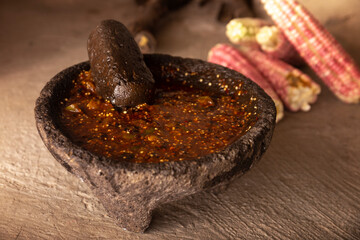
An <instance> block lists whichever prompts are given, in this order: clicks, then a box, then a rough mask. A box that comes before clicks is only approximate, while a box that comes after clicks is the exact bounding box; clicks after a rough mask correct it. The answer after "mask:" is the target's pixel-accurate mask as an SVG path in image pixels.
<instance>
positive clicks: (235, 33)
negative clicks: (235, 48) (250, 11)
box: [226, 18, 270, 45]
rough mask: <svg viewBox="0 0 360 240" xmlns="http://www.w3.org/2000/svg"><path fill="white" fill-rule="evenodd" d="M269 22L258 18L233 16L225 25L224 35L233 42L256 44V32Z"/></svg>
mask: <svg viewBox="0 0 360 240" xmlns="http://www.w3.org/2000/svg"><path fill="white" fill-rule="evenodd" d="M269 25H270V23H269V22H266V21H264V20H262V19H258V18H234V19H232V20H231V21H230V22H229V23H228V24H227V25H226V36H227V37H228V39H229V40H230V42H232V43H234V44H240V43H241V44H251V45H257V43H256V34H257V33H258V32H259V30H260V28H261V27H263V26H269Z"/></svg>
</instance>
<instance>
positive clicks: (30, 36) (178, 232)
mask: <svg viewBox="0 0 360 240" xmlns="http://www.w3.org/2000/svg"><path fill="white" fill-rule="evenodd" d="M198 2H199V1H195V0H193V1H192V3H191V4H190V5H189V6H187V7H186V8H184V9H182V10H180V11H179V12H176V13H174V14H173V15H171V16H168V17H167V19H166V21H165V23H164V24H162V25H161V27H160V28H159V31H158V35H157V37H158V43H159V47H158V52H161V53H170V54H173V55H179V56H183V57H194V58H201V59H205V58H206V55H207V51H208V50H209V49H210V48H211V47H212V46H213V45H214V44H216V43H218V42H226V38H225V35H224V31H225V27H224V25H221V24H219V23H216V22H215V16H216V13H217V9H218V6H219V1H210V3H209V4H208V5H206V6H205V7H203V8H200V7H198ZM301 2H303V3H304V5H305V6H307V7H308V8H309V9H310V10H311V11H312V12H313V13H314V14H315V15H316V16H317V17H318V18H319V19H320V21H321V22H322V23H325V25H326V27H327V28H328V29H329V30H330V31H331V32H332V33H333V34H334V35H335V37H336V38H337V39H338V40H339V41H340V42H341V44H343V45H344V47H345V48H346V49H347V50H348V51H349V52H350V54H351V55H352V56H353V57H354V58H355V60H356V61H357V63H360V41H359V39H360V28H359V25H360V17H359V15H358V9H360V1H359V0H343V1H337V0H331V1H330V0H329V1H326V3H325V1H311V0H303V1H301ZM136 13H138V9H137V8H136V6H135V5H134V3H133V1H130V0H126V1H121V0H108V1H96V0H90V1H85V0H79V1H71V0H54V1H46V0H36V1H25V0H18V1H11V0H2V1H1V2H0V30H1V31H0V91H1V94H0V106H1V107H0V119H1V125H0V156H1V159H0V239H360V105H359V104H353V105H349V104H345V103H342V102H340V101H339V100H338V99H337V98H335V97H334V95H332V93H330V92H329V90H328V89H327V88H326V87H325V86H323V85H322V87H323V88H322V93H321V95H320V97H319V100H318V101H317V103H316V104H314V105H313V107H312V109H311V111H310V112H307V113H290V112H286V115H285V118H284V119H283V120H282V121H281V122H280V123H278V125H277V126H276V130H275V132H274V136H273V140H272V143H271V145H270V148H269V149H268V151H267V152H266V154H265V155H264V157H263V158H262V160H261V161H260V162H259V163H258V164H257V165H256V166H255V167H254V168H253V169H252V170H251V171H250V172H249V173H247V174H245V176H243V177H241V178H239V179H236V180H235V181H234V182H233V183H232V184H231V185H230V187H229V188H228V189H227V190H226V191H224V192H221V193H213V192H202V193H199V194H196V195H193V196H190V197H187V198H185V199H182V200H180V201H177V202H173V203H169V204H166V205H163V206H161V207H160V208H159V209H157V210H156V211H155V212H154V216H153V221H152V223H151V225H150V227H149V229H148V230H147V232H146V233H145V234H134V233H131V232H126V231H124V230H123V229H121V228H120V227H118V226H116V225H115V224H114V221H113V220H112V219H111V218H109V217H108V216H107V214H106V212H105V210H104V208H103V207H102V205H101V204H100V202H99V201H98V200H97V199H96V198H95V197H94V195H93V194H92V193H91V191H90V189H89V188H88V187H87V186H86V185H85V184H84V183H83V182H81V181H80V180H79V179H78V178H76V177H75V176H73V175H71V174H70V173H68V172H67V171H66V170H65V169H64V168H62V167H61V166H60V164H59V163H57V162H56V161H55V159H54V158H53V157H52V156H51V154H50V153H49V152H48V151H47V149H46V148H45V146H44V145H43V143H42V141H41V139H40V137H39V135H38V133H37V130H36V127H35V120H34V113H33V108H34V104H35V99H36V98H37V97H38V95H39V92H40V90H41V89H42V87H43V86H44V85H45V83H46V82H47V81H48V80H49V79H50V78H51V77H52V76H53V75H55V74H56V73H57V72H59V71H60V70H62V69H64V68H66V67H68V66H70V65H73V64H75V63H78V62H81V61H84V60H86V59H87V52H86V40H87V36H88V33H89V32H90V30H91V29H92V28H94V26H95V25H96V24H97V23H98V22H100V20H103V19H106V18H114V19H117V20H120V21H123V22H124V23H125V24H127V23H129V22H130V21H131V20H132V19H133V18H134V16H135V15H136ZM305 70H306V71H307V72H308V73H310V74H311V76H313V77H314V78H315V80H316V81H318V80H319V79H318V78H316V77H315V76H314V74H312V72H311V71H309V70H308V69H305Z"/></svg>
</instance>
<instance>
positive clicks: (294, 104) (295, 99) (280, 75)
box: [240, 48, 320, 112]
mask: <svg viewBox="0 0 360 240" xmlns="http://www.w3.org/2000/svg"><path fill="white" fill-rule="evenodd" d="M240 50H241V52H242V53H243V54H244V55H245V56H246V57H247V58H248V59H249V61H250V62H252V63H253V65H254V66H255V67H256V68H257V69H258V70H259V71H260V72H261V73H262V74H263V75H264V76H265V77H266V78H267V79H268V80H269V81H270V83H271V85H272V87H273V88H274V90H275V91H276V93H277V94H278V95H279V96H280V98H281V100H282V101H283V103H284V104H285V106H286V107H287V108H288V109H289V110H291V111H294V112H295V111H299V110H302V111H309V110H310V104H311V103H314V102H315V101H316V99H317V95H318V94H319V93H320V86H319V85H318V84H316V83H315V82H313V81H312V80H311V79H310V78H309V77H308V76H307V75H305V74H304V73H302V72H301V71H300V70H299V69H296V68H294V67H293V66H291V65H289V64H287V63H285V62H283V61H281V60H278V59H275V58H272V57H270V56H268V55H266V54H265V53H263V52H261V51H259V50H256V49H244V48H242V49H240Z"/></svg>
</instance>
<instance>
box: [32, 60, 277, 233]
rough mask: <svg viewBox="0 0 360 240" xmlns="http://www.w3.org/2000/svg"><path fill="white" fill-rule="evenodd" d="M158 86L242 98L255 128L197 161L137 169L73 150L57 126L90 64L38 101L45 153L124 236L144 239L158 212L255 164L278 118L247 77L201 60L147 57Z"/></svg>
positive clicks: (54, 83)
mask: <svg viewBox="0 0 360 240" xmlns="http://www.w3.org/2000/svg"><path fill="white" fill-rule="evenodd" d="M144 59H145V63H146V65H147V67H148V68H149V69H150V71H151V73H152V74H153V76H154V79H155V82H170V83H174V84H175V83H178V84H184V85H191V86H192V87H194V88H198V89H203V90H206V91H211V92H214V93H219V94H228V95H234V94H237V95H239V96H241V99H242V100H243V101H245V102H248V103H249V104H248V106H247V108H248V109H247V111H248V112H249V113H250V114H251V115H252V116H253V117H251V118H250V120H251V121H253V124H251V127H249V128H248V129H247V130H246V132H244V133H243V134H240V135H239V137H238V138H236V139H234V140H233V141H232V142H231V143H230V144H228V145H227V146H226V147H224V148H223V149H221V150H219V151H216V152H213V153H211V154H208V155H206V156H202V157H200V158H196V159H190V160H183V161H171V160H170V161H167V162H157V163H135V162H127V161H119V160H115V159H113V158H111V157H105V156H102V155H98V154H94V153H92V152H90V151H88V150H86V149H84V148H83V147H81V146H80V145H78V144H76V143H75V142H74V141H73V140H72V139H71V138H69V137H68V136H67V135H66V134H65V133H64V131H63V129H62V127H61V124H60V107H61V103H60V102H61V101H62V100H63V99H64V98H65V97H66V96H68V94H69V91H70V89H71V88H72V86H73V80H74V79H75V78H77V76H78V75H79V73H80V72H81V71H83V70H89V68H90V65H89V63H88V62H84V63H80V64H77V65H74V66H72V67H69V68H67V69H65V70H63V71H62V72H60V73H58V74H57V75H56V76H55V77H54V78H52V79H51V80H50V81H49V82H48V83H47V84H46V86H45V87H44V88H43V90H42V91H41V94H40V97H39V98H38V99H37V101H36V107H35V118H36V124H37V128H38V131H39V133H40V136H41V138H42V139H43V141H44V143H45V145H46V147H47V148H48V149H49V151H50V152H51V153H52V155H53V156H54V157H55V159H56V160H57V161H59V162H60V163H61V164H62V165H63V166H64V167H65V168H66V169H67V170H68V171H70V172H71V173H73V174H75V175H77V176H78V177H80V178H81V179H82V180H83V181H84V182H86V183H87V184H88V185H89V186H90V187H91V189H92V190H93V192H94V194H95V195H96V196H97V197H98V198H99V199H100V201H101V202H102V204H103V206H104V207H105V209H106V210H107V211H108V213H109V215H110V216H111V217H113V218H114V219H115V220H116V222H117V224H118V225H119V226H121V227H122V228H124V229H127V230H129V231H134V232H144V231H145V229H146V228H147V227H148V226H149V224H150V221H151V214H152V210H153V209H155V208H156V207H157V206H158V205H160V204H162V203H166V202H169V201H174V200H177V199H180V198H182V197H185V196H187V195H190V194H194V193H196V192H199V191H202V190H204V189H211V188H214V187H216V186H222V185H226V184H228V183H229V182H230V181H231V180H232V179H234V178H235V177H238V176H241V175H242V174H243V173H245V172H246V171H247V170H249V169H250V168H251V166H252V165H253V164H254V163H255V162H257V161H258V160H259V159H260V158H261V156H262V154H263V153H264V152H265V151H266V149H267V148H268V146H269V144H270V141H271V137H272V134H273V130H274V127H275V118H276V111H275V106H274V103H273V101H272V100H271V99H270V97H269V96H268V95H267V94H266V93H265V92H264V91H263V90H262V89H261V88H260V87H259V86H257V85H256V84H255V83H253V82H252V81H251V80H249V79H247V78H246V77H244V76H243V75H242V74H240V73H238V72H236V71H233V70H230V69H228V68H225V67H222V66H219V65H216V64H211V63H208V62H204V61H202V60H197V59H188V58H180V57H172V56H169V55H161V54H148V55H146V54H145V56H144Z"/></svg>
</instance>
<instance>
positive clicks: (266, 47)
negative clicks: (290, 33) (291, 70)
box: [256, 26, 304, 66]
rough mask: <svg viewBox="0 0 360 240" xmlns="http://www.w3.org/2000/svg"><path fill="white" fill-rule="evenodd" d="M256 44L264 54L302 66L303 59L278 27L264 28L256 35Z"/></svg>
mask: <svg viewBox="0 0 360 240" xmlns="http://www.w3.org/2000/svg"><path fill="white" fill-rule="evenodd" d="M256 42H257V43H258V44H259V45H260V48H261V50H262V51H263V52H266V53H267V54H268V55H270V56H272V57H274V58H277V59H280V60H283V61H285V62H287V63H290V64H292V65H296V66H300V65H302V64H303V63H304V61H303V59H302V58H301V56H300V55H299V53H298V52H297V51H296V49H295V48H294V46H293V45H292V44H291V43H290V42H289V40H287V38H286V37H285V35H284V34H283V33H282V32H281V30H280V29H279V28H278V27H276V26H264V27H262V28H260V30H259V32H258V33H257V34H256Z"/></svg>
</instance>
